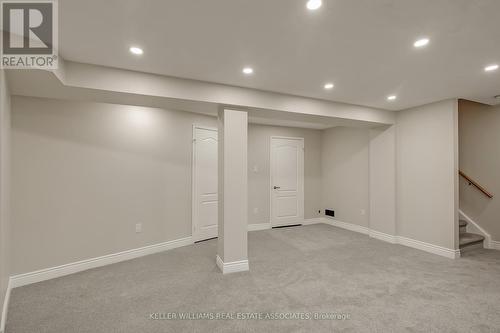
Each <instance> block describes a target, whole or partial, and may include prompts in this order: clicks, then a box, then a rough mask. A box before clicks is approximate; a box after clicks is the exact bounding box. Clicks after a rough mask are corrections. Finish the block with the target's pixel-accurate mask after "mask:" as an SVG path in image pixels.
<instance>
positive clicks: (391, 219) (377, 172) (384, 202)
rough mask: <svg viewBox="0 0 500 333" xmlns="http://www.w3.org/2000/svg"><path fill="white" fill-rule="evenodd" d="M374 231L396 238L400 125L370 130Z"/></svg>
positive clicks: (372, 223) (371, 223) (371, 218)
mask: <svg viewBox="0 0 500 333" xmlns="http://www.w3.org/2000/svg"><path fill="white" fill-rule="evenodd" d="M369 150H370V229H372V230H375V231H379V232H382V233H385V234H389V235H396V126H390V127H381V128H376V129H372V130H370V149H369Z"/></svg>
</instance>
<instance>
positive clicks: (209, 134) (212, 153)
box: [193, 126, 218, 242]
mask: <svg viewBox="0 0 500 333" xmlns="http://www.w3.org/2000/svg"><path fill="white" fill-rule="evenodd" d="M217 186H218V184H217V130H216V129H212V128H205V127H198V126H193V240H194V241H195V242H197V241H201V240H205V239H209V238H214V237H217V235H218V232H217V226H218V221H217V205H218V197H217V195H218V193H217Z"/></svg>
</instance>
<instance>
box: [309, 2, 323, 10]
mask: <svg viewBox="0 0 500 333" xmlns="http://www.w3.org/2000/svg"><path fill="white" fill-rule="evenodd" d="M322 4H323V2H322V1H321V0H309V1H308V2H307V5H306V6H307V9H309V10H316V9H318V8H319V7H321V5H322Z"/></svg>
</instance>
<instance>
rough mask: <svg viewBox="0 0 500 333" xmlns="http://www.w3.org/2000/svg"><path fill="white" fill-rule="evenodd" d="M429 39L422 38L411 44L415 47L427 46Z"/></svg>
mask: <svg viewBox="0 0 500 333" xmlns="http://www.w3.org/2000/svg"><path fill="white" fill-rule="evenodd" d="M429 41H430V40H429V38H422V39H419V40H417V41H416V42H415V43H413V46H415V47H423V46H425V45H427V44H429Z"/></svg>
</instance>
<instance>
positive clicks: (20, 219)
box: [12, 97, 217, 274]
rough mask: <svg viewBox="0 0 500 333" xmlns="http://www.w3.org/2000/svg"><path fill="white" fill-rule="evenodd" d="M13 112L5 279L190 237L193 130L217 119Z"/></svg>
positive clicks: (78, 108) (69, 106)
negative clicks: (9, 252) (9, 262)
mask: <svg viewBox="0 0 500 333" xmlns="http://www.w3.org/2000/svg"><path fill="white" fill-rule="evenodd" d="M12 110H13V114H12V117H13V118H12V123H13V132H12V135H13V137H12V141H13V151H12V153H13V154H12V155H13V156H12V159H13V170H12V187H13V188H12V190H13V191H12V204H13V206H12V209H13V211H12V218H13V225H12V237H13V240H12V246H13V260H12V273H13V274H19V273H25V272H29V271H33V270H37V269H42V268H48V267H53V266H57V265H61V264H65V263H70V262H74V261H78V260H83V259H88V258H92V257H97V256H102V255H106V254H110V253H116V252H119V251H123V250H128V249H132V248H138V247H142V246H146V245H151V244H156V243H160V242H165V241H168V240H174V239H179V238H183V237H187V236H190V235H191V158H192V153H191V149H192V124H193V123H196V124H200V125H206V126H211V127H216V126H217V123H216V118H213V117H207V116H202V115H196V114H192V113H188V112H181V111H166V110H162V109H154V108H143V107H134V106H124V105H112V104H100V103H80V102H67V101H60V100H49V99H37V98H24V97H13V98H12ZM136 223H142V233H135V224H136Z"/></svg>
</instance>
